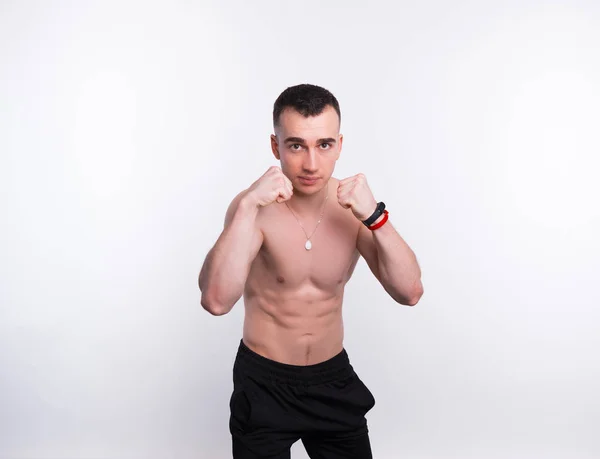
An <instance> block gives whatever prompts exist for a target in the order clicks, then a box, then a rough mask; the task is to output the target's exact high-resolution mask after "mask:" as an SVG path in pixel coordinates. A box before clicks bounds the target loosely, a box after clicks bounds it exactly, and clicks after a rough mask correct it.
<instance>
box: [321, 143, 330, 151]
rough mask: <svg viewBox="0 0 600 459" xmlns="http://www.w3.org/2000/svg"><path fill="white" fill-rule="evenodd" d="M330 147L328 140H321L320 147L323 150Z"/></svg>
mask: <svg viewBox="0 0 600 459" xmlns="http://www.w3.org/2000/svg"><path fill="white" fill-rule="evenodd" d="M323 145H325V146H323ZM330 147H331V144H330V143H329V142H323V143H322V144H321V148H323V150H327V149H328V148H330Z"/></svg>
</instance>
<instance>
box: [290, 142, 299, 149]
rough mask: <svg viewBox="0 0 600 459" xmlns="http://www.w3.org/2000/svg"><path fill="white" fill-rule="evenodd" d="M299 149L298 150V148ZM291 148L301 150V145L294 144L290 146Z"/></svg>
mask: <svg viewBox="0 0 600 459" xmlns="http://www.w3.org/2000/svg"><path fill="white" fill-rule="evenodd" d="M296 147H298V148H296ZM290 148H291V149H292V150H299V149H300V144H299V143H293V144H292V145H290Z"/></svg>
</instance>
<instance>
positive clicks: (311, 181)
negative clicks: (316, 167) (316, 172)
mask: <svg viewBox="0 0 600 459" xmlns="http://www.w3.org/2000/svg"><path fill="white" fill-rule="evenodd" d="M298 178H299V179H300V181H301V182H302V183H304V184H307V185H312V184H314V183H316V182H317V180H319V177H298Z"/></svg>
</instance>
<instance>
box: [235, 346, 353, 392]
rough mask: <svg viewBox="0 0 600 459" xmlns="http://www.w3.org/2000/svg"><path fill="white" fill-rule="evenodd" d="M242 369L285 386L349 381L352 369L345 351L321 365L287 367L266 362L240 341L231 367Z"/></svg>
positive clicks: (267, 360)
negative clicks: (286, 384) (285, 384)
mask: <svg viewBox="0 0 600 459" xmlns="http://www.w3.org/2000/svg"><path fill="white" fill-rule="evenodd" d="M235 367H237V368H238V369H242V370H243V371H244V372H248V373H251V374H252V375H255V376H257V377H259V378H265V379H270V380H275V381H279V382H284V383H288V384H295V383H297V384H322V383H326V382H330V381H334V380H340V379H345V378H349V377H351V376H353V375H354V369H353V368H352V365H351V364H350V359H349V357H348V353H347V352H346V349H342V351H341V352H339V353H338V354H337V355H335V356H333V357H331V358H330V359H328V360H325V361H324V362H320V363H316V364H313V365H290V364H287V363H281V362H277V361H275V360H271V359H268V358H266V357H264V356H262V355H260V354H258V353H256V352H254V351H253V350H252V349H250V348H249V347H248V346H246V344H245V343H244V341H243V339H241V340H240V345H239V348H238V352H237V356H236V359H235V364H234V368H235Z"/></svg>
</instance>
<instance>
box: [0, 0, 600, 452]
mask: <svg viewBox="0 0 600 459" xmlns="http://www.w3.org/2000/svg"><path fill="white" fill-rule="evenodd" d="M0 57H1V61H0V154H1V162H0V190H1V200H0V206H1V208H0V211H1V226H0V236H1V238H0V241H1V242H0V282H1V283H0V302H1V308H0V457H1V458H2V459H4V458H9V459H13V458H31V459H34V458H35V459H38V458H40V459H41V458H59V457H60V458H65V459H67V458H73V459H84V458H85V459H87V458H90V459H91V458H110V459H112V458H115V459H116V458H123V459H133V458H140V459H141V458H144V459H147V458H182V459H187V458H211V459H212V458H226V457H230V437H229V432H228V424H227V423H228V416H229V407H228V401H229V396H230V393H231V389H232V382H231V365H232V363H233V358H234V356H235V351H236V349H237V346H238V343H239V339H240V337H241V325H242V319H243V304H242V301H240V302H239V303H238V304H237V305H236V307H235V308H234V309H233V310H232V311H231V313H230V314H228V315H226V316H223V317H213V316H211V315H209V314H208V313H207V312H206V311H204V310H202V308H201V307H200V296H199V291H198V288H197V276H198V272H199V270H200V267H201V264H202V262H203V260H204V256H205V255H206V253H207V252H208V250H209V249H210V248H211V247H212V245H213V244H214V242H215V241H216V239H217V237H218V235H219V233H220V231H221V229H222V224H223V217H224V215H225V210H226V207H227V205H228V204H229V202H230V201H231V199H232V198H233V197H234V196H235V195H236V194H237V193H238V192H239V191H241V190H242V189H244V188H246V187H247V186H249V185H250V184H251V183H252V182H253V181H254V180H255V179H256V178H258V177H259V176H260V175H261V174H262V173H263V172H264V171H265V170H266V169H267V168H268V167H269V166H270V165H273V164H278V163H277V162H276V161H275V160H274V158H273V156H272V154H271V152H270V147H269V134H271V133H272V124H271V113H272V105H273V102H274V100H275V98H276V97H277V96H278V95H279V93H280V92H281V91H282V90H283V89H285V88H286V87H287V86H291V85H294V84H298V83H313V84H318V85H321V86H324V87H326V88H327V89H329V90H331V91H332V92H333V93H334V94H335V95H336V96H337V98H338V99H339V101H340V104H341V109H342V133H343V134H344V149H343V152H342V155H341V157H340V160H339V162H338V164H337V167H336V170H335V173H334V176H335V177H337V178H345V177H347V176H350V175H354V174H357V173H359V172H363V173H365V175H366V176H367V179H368V181H369V184H370V186H371V189H372V190H373V192H374V194H375V197H376V199H377V200H383V201H385V202H386V204H387V206H388V209H389V210H390V217H391V219H390V221H391V222H392V223H393V225H394V227H395V228H396V229H397V230H398V231H399V233H400V234H401V235H402V236H403V237H404V238H405V240H406V241H407V242H408V243H409V245H410V246H411V247H412V248H413V250H414V251H415V252H416V254H417V257H418V260H419V262H420V264H421V268H422V270H423V283H424V287H425V294H424V296H423V297H422V299H421V301H420V302H419V303H418V305H417V306H415V307H413V308H410V307H406V306H401V305H398V304H396V303H394V302H393V300H392V299H391V298H390V297H389V296H387V294H386V293H385V291H384V290H383V288H382V287H381V286H380V285H379V284H378V283H377V281H376V280H375V278H374V277H373V276H372V274H371V273H370V271H369V270H368V267H367V265H366V263H365V262H364V261H363V260H361V262H360V263H359V265H358V267H357V270H356V273H355V276H354V277H353V279H352V280H351V281H350V283H349V284H348V286H347V290H346V295H345V324H346V347H347V349H348V352H349V354H350V356H351V359H352V362H353V365H354V367H355V369H356V370H357V372H358V373H359V375H360V376H361V378H362V379H363V380H364V381H365V383H366V384H367V385H368V386H369V388H370V389H371V391H372V392H373V394H374V395H375V398H376V400H377V404H376V406H375V408H374V409H373V410H372V411H371V412H370V413H369V414H368V421H369V426H370V431H371V441H372V447H373V452H374V457H375V458H376V459H385V458H400V457H405V458H412V459H421V458H427V459H438V458H439V459H448V458H487V459H495V458H502V459H505V458H528V459H529V458H543V459H553V458H569V459H573V458H597V457H600V439H599V438H598V435H597V434H598V431H599V427H600V395H599V393H598V387H600V359H599V358H598V349H599V348H600V334H599V333H598V330H599V321H600V308H599V306H600V293H599V290H598V284H599V281H600V279H599V278H600V243H599V242H598V236H599V234H600V206H599V205H598V196H600V187H599V185H598V181H597V176H598V166H600V161H599V159H598V155H599V153H600V148H599V146H600V141H599V136H598V126H599V124H600V109H599V107H600V6H599V3H598V2H595V1H589V2H583V1H582V2H575V1H572V2H567V1H562V2H560V1H554V2H548V1H543V2H542V1H539V2H532V1H522V0H519V1H508V2H507V1H505V2H500V1H498V2H472V1H453V2H442V1H437V2H431V1H425V2H419V3H418V5H417V2H389V3H388V2H376V1H371V2H368V3H363V2H360V3H359V2H347V1H345V2H342V1H339V2H326V1H324V2H314V1H303V2H299V1H298V2H280V1H269V2H266V1H255V2H241V1H240V2H228V3H227V2H222V3H220V2H216V1H215V2H193V1H180V2H163V3H156V2H142V1H138V2H121V1H119V2H116V1H109V2H97V3H95V4H94V3H93V2H82V1H80V2H70V4H69V2H54V5H52V4H51V3H50V2H41V1H40V2H17V1H3V2H2V3H1V4H0ZM292 451H293V457H294V458H306V457H307V456H306V453H305V452H304V449H303V447H302V446H301V444H300V443H297V444H296V445H294V447H293V450H292Z"/></svg>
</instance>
